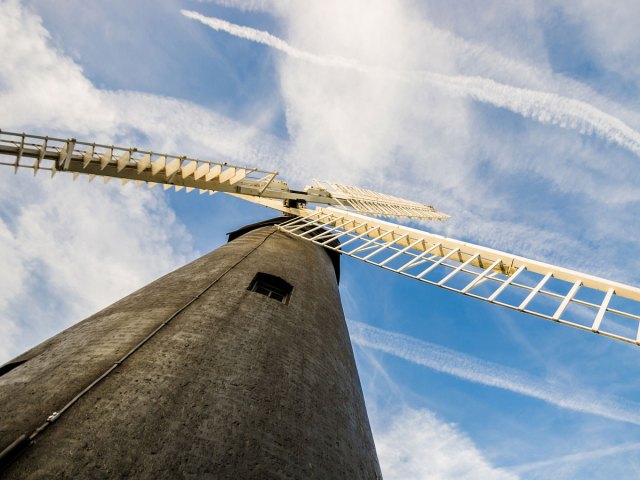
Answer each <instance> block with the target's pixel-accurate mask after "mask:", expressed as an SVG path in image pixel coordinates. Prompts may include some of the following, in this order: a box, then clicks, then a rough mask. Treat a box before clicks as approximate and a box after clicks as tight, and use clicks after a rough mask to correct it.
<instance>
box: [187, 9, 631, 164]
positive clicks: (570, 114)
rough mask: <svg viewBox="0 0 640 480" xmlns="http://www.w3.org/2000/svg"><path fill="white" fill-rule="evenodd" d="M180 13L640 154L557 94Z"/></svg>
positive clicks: (596, 114) (610, 124) (625, 135)
mask: <svg viewBox="0 0 640 480" xmlns="http://www.w3.org/2000/svg"><path fill="white" fill-rule="evenodd" d="M181 13H182V15H184V16H185V17H188V18H191V19H194V20H198V21H200V22H202V23H203V24H205V25H207V26H209V27H211V28H213V29H214V30H218V31H223V32H226V33H228V34H230V35H233V36H236V37H239V38H244V39H246V40H250V41H253V42H256V43H261V44H263V45H267V46H269V47H271V48H274V49H276V50H279V51H281V52H283V53H285V54H287V55H289V56H291V57H293V58H297V59H300V60H303V61H307V62H310V63H314V64H316V65H321V66H325V67H334V68H343V69H349V70H353V71H356V72H360V73H363V74H369V75H371V74H373V75H378V76H384V77H387V78H392V79H396V80H401V81H419V82H423V83H426V84H428V85H430V86H431V87H435V88H437V89H439V90H440V91H442V92H443V93H445V94H447V95H450V96H453V97H464V98H470V99H472V100H475V101H478V102H482V103H487V104H490V105H493V106H495V107H499V108H504V109H507V110H510V111H512V112H514V113H517V114H519V115H522V116H523V117H526V118H531V119H533V120H536V121H538V122H540V123H543V124H549V125H557V126H559V127H561V128H566V129H571V130H576V131H578V132H579V133H581V134H585V135H586V134H593V135H597V136H599V137H601V138H603V139H605V140H607V141H609V142H612V143H615V144H617V145H619V146H621V147H623V148H625V149H627V150H629V151H631V152H633V153H635V154H636V155H638V156H640V132H638V131H636V130H634V129H633V128H631V127H630V126H629V125H627V124H626V123H624V122H623V121H622V120H620V119H619V118H617V117H614V116H613V115H610V114H608V113H605V112H603V111H602V110H599V109H597V108H596V107H594V106H593V105H590V104H588V103H585V102H582V101H580V100H576V99H573V98H568V97H563V96H561V95H557V94H555V93H547V92H540V91H537V90H531V89H527V88H520V87H513V86H510V85H505V84H503V83H499V82H496V81H494V80H491V79H487V78H483V77H476V76H473V77H472V76H462V75H442V74H438V73H432V72H425V71H415V72H399V71H393V70H390V69H388V68H383V67H374V66H371V65H366V64H363V63H361V62H359V61H357V60H353V59H349V58H345V57H340V56H334V55H318V54H315V53H311V52H307V51H305V50H300V49H298V48H295V47H293V46H291V45H289V44H288V43H287V42H285V41H284V40H282V39H281V38H278V37H276V36H275V35H271V34H270V33H268V32H265V31H262V30H256V29H254V28H250V27H246V26H242V25H236V24H234V23H231V22H227V21H226V20H221V19H219V18H215V17H206V16H204V15H202V14H200V13H198V12H194V11H191V10H182V11H181Z"/></svg>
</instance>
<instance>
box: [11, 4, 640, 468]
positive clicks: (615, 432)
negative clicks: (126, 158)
mask: <svg viewBox="0 0 640 480" xmlns="http://www.w3.org/2000/svg"><path fill="white" fill-rule="evenodd" d="M184 10H186V11H190V12H196V13H197V14H199V15H202V16H203V17H206V18H201V20H203V21H204V23H203V21H199V20H198V19H197V18H196V19H194V18H189V17H187V16H185V15H184V14H183V13H182V12H183V11H184ZM639 14H640V6H639V4H638V3H637V2H635V1H631V0H629V1H626V0H620V1H618V2H616V3H615V4H610V3H607V2H604V1H596V0H582V1H576V2H571V5H570V6H568V4H566V2H559V1H553V0H539V1H522V2H517V3H516V2H513V3H507V2H500V1H495V2H492V1H487V2H471V1H460V2H455V3H452V2H444V1H436V0H424V1H411V0H404V1H392V0H367V1H365V0H349V1H345V0H324V1H318V2H315V1H305V2H294V1H288V0H282V1H277V0H271V1H269V0H245V1H242V0H218V1H210V2H207V1H189V0H175V1H163V2H151V1H147V0H141V1H138V2H126V1H120V0H116V1H112V2H108V3H107V2H97V1H86V0H85V1H79V0H67V1H64V2H55V3H54V2H47V1H44V0H33V1H23V2H19V1H17V0H0V51H1V52H2V55H3V68H2V70H0V128H2V129H5V130H12V131H25V132H29V133H37V134H45V135H46V134H48V135H58V136H63V137H67V136H74V137H76V138H78V139H83V140H87V141H93V140H96V141H104V142H109V143H115V144H122V145H132V146H133V145H135V146H138V147H141V148H142V147H146V148H153V149H155V150H160V151H171V152H175V153H180V154H187V155H190V156H197V157H201V158H204V159H211V160H221V159H223V160H225V161H233V162H235V163H239V164H246V165H256V166H259V167H262V168H265V169H276V170H278V171H279V172H281V174H282V177H283V179H285V180H287V181H289V182H290V184H291V185H292V186H294V187H304V186H305V185H306V184H308V183H310V182H311V180H312V179H313V178H320V179H327V180H333V181H338V182H342V183H350V184H356V185H360V186H363V187H366V188H371V189H374V190H379V191H382V192H385V193H390V194H394V195H397V196H401V197H405V198H409V199H412V200H417V201H421V202H424V203H428V204H433V205H435V206H436V207H437V208H438V209H440V210H442V211H444V212H446V213H448V214H450V215H451V217H452V218H451V219H450V220H449V221H448V222H446V223H433V224H426V223H425V224H422V225H414V226H418V227H420V228H425V229H427V230H430V231H434V232H436V233H440V234H445V235H449V236H452V237H454V238H459V239H463V240H468V241H472V242H474V243H477V244H481V245H486V246H490V247H493V248H498V249H502V250H506V251H511V252H514V253H517V254H520V255H523V256H528V257H531V258H535V259H538V260H543V261H546V262H550V263H556V264H559V265H563V266H566V267H570V268H574V269H578V270H581V271H585V272H588V273H591V274H595V275H600V276H604V277H606V278H611V279H614V280H617V281H620V282H623V283H629V284H632V285H639V284H640V274H638V272H639V271H640V260H638V259H639V258H640V256H639V255H638V253H639V249H640V244H639V242H638V240H637V239H638V238H640V222H638V221H637V219H638V217H639V214H640V188H639V187H640V169H638V166H637V165H638V162H639V161H640V133H638V130H640V102H639V100H638V98H639V96H638V92H639V89H640V80H639V79H640V51H639V50H638V49H637V45H638V44H639V42H640V31H638V29H637V26H636V20H635V19H637V18H638V16H639ZM190 15H191V17H194V16H195V15H193V14H190ZM211 18H214V19H218V20H224V21H226V22H230V23H232V24H235V25H240V26H243V27H249V28H250V29H253V30H248V29H236V30H235V32H236V34H235V35H231V34H229V33H228V32H225V31H220V28H222V29H223V30H224V29H227V30H229V29H230V28H229V26H228V24H225V23H220V22H219V21H218V20H214V21H212V20H210V19H211ZM207 19H209V20H207ZM216 21H217V23H215V22H216ZM207 22H208V24H207ZM211 25H213V26H215V27H216V28H218V30H215V29H214V28H211ZM225 25H226V26H225ZM256 31H262V32H269V33H270V34H271V35H273V36H275V37H277V39H274V38H273V37H269V36H266V35H265V34H264V33H260V32H256ZM278 39H279V40H278ZM272 215H273V212H271V211H268V210H266V209H264V208H262V207H257V206H254V205H248V204H246V203H244V202H242V201H239V200H236V199H233V198H229V197H225V196H224V195H221V194H219V195H215V196H213V197H210V196H208V195H205V196H199V195H197V194H193V193H192V194H186V193H183V192H180V193H162V192H161V191H159V189H153V190H147V189H134V188H133V187H132V186H131V185H128V186H126V187H120V186H118V185H112V184H109V185H102V184H100V182H94V183H92V184H88V183H87V182H86V180H84V179H79V180H78V181H77V182H75V183H73V182H71V179H70V178H63V177H62V176H58V177H56V178H55V179H54V180H50V179H49V178H46V176H38V177H36V178H32V176H31V175H30V174H29V173H27V172H21V173H20V174H18V175H17V176H13V174H12V172H11V170H10V169H6V171H0V263H1V264H2V265H3V268H2V269H0V362H2V361H3V360H7V359H9V358H11V357H12V356H15V355H16V354H18V353H20V352H21V351H23V350H24V349H26V348H28V347H30V346H32V345H34V344H36V343H38V342H40V341H42V340H43V339H45V338H47V337H49V336H50V335H52V334H54V333H56V332H58V331H60V330H61V329H63V328H65V327H66V326H69V325H71V324H73V323H74V322H76V321H78V320H81V319H82V318H85V317H86V316H88V315H89V314H91V313H93V312H95V311H96V310H98V309H99V308H102V307H104V306H106V305H108V304H109V303H111V302H113V301H114V300H116V299H118V298H120V297H121V296H123V295H125V294H127V293H129V292H131V291H133V290H134V289H136V288H138V287H140V286H142V285H144V284H145V283H147V282H148V281H151V280H152V279H154V278H156V277H157V276H159V275H161V274H163V273H166V272H168V271H170V270H172V269H173V268H177V267H178V266H180V265H182V264H183V263H184V262H186V261H188V260H190V259H193V258H196V257H197V256H198V255H200V254H203V253H205V252H207V251H209V250H211V249H213V248H216V247H217V246H219V245H221V244H222V243H223V242H224V241H225V235H224V234H225V233H226V232H228V231H231V230H233V229H235V228H237V227H239V226H241V225H243V224H246V223H250V222H253V221H257V220H260V219H264V218H267V217H269V216H272ZM342 271H343V275H342V281H341V292H342V298H343V303H344V308H345V313H346V316H347V318H348V319H349V321H350V329H351V332H352V338H353V341H354V349H355V353H356V359H357V362H358V366H359V370H360V375H361V380H362V384H363V389H364V391H365V396H366V400H367V406H368V410H369V413H370V418H371V423H372V427H373V430H374V435H375V438H376V443H377V448H378V453H379V456H380V460H381V464H382V468H383V472H384V474H385V478H387V479H419V478H420V479H421V478H496V479H507V478H523V479H537V478H557V479H565V478H635V477H637V476H638V474H639V473H640V456H639V453H640V443H638V442H637V438H638V433H639V432H640V415H639V414H637V412H638V411H639V408H638V407H640V381H639V380H638V379H637V378H638V376H637V371H638V366H639V364H640V357H639V355H640V353H639V351H638V349H637V347H634V346H632V345H626V344H621V343H617V342H614V341H612V340H608V339H605V338H602V337H599V336H596V335H590V334H587V333H584V332H581V331H573V330H572V329H569V328H567V327H562V326H559V325H555V324H551V323H547V322H544V321H542V320H539V319H536V318H533V317H528V316H526V315H523V314H518V313H513V312H509V311H503V309H500V308H499V307H495V306H492V305H485V304H480V303H479V302H477V301H475V300H473V299H467V298H463V297H461V296H459V295H457V294H454V293H450V292H447V291H441V290H439V289H436V288H431V287H429V286H426V285H421V284H418V283H417V282H415V281H412V280H410V279H406V278H402V277H399V276H394V275H393V274H391V273H389V272H385V271H376V269H375V268H373V267H371V266H368V265H365V264H361V263H359V262H357V261H355V260H351V259H348V258H345V259H343V269H342Z"/></svg>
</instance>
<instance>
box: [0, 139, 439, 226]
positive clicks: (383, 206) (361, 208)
mask: <svg viewBox="0 0 640 480" xmlns="http://www.w3.org/2000/svg"><path fill="white" fill-rule="evenodd" d="M0 156H5V157H9V158H10V159H11V160H10V161H9V162H0V165H7V166H11V167H13V168H14V171H15V172H17V171H18V170H19V169H30V170H33V172H34V174H37V173H38V172H39V171H48V172H50V173H51V174H52V175H55V174H56V172H59V171H63V172H70V173H72V174H73V179H74V180H75V179H77V178H78V177H79V176H80V175H86V176H88V177H89V180H90V181H92V180H93V179H94V178H95V177H97V176H99V177H102V178H103V179H104V182H105V183H106V182H108V181H109V180H111V179H112V178H119V179H120V181H121V182H122V183H123V184H125V183H128V182H130V181H133V182H134V183H135V185H136V186H140V185H142V184H147V185H148V186H149V187H154V186H156V185H159V184H160V185H162V186H163V188H164V189H165V190H168V189H170V188H175V189H176V191H180V190H182V189H184V190H185V191H186V192H191V191H194V190H198V191H199V192H200V193H205V192H209V193H210V194H213V193H215V192H224V193H228V194H231V195H235V196H238V197H241V198H244V199H245V200H249V201H252V202H255V203H259V204H262V205H265V206H267V207H270V208H274V209H276V210H280V211H282V212H285V213H290V214H295V215H297V214H300V213H304V211H305V207H306V205H307V204H311V203H315V204H321V205H331V206H335V207H337V208H344V209H347V210H350V211H351V210H353V211H358V212H361V213H369V214H372V215H379V216H392V217H408V218H419V219H424V220H444V219H446V218H448V217H447V216H446V215H444V214H441V213H439V212H437V211H436V210H435V209H434V208H433V207H431V206H429V205H422V204H420V203H417V202H411V201H408V200H402V199H400V198H397V197H393V196H391V195H384V194H381V193H377V192H372V191H371V190H365V189H361V188H358V187H349V186H346V185H339V184H326V185H322V184H321V183H318V184H317V185H316V186H312V187H308V188H307V189H305V190H304V191H298V190H291V189H290V188H289V186H288V185H287V183H286V182H284V181H282V180H278V179H276V177H277V175H278V173H277V172H270V171H266V170H261V169H259V168H254V167H247V166H238V165H231V164H229V163H226V162H213V161H206V160H200V159H195V158H189V157H186V156H179V155H171V154H166V153H158V152H153V151H144V150H139V149H137V148H126V147H116V146H113V145H103V144H98V143H88V142H80V141H77V140H75V139H63V138H54V137H43V136H38V135H28V134H25V133H13V132H3V131H1V130H0Z"/></svg>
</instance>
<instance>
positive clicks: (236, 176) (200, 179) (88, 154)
mask: <svg viewBox="0 0 640 480" xmlns="http://www.w3.org/2000/svg"><path fill="white" fill-rule="evenodd" d="M0 156H4V157H11V158H12V160H13V161H12V162H11V166H13V167H14V169H15V170H16V171H17V170H18V169H21V168H25V169H32V170H33V171H34V173H37V172H38V171H39V170H49V171H51V172H56V171H67V172H71V173H73V174H74V176H75V177H77V176H78V175H89V176H91V175H97V176H102V177H106V178H120V179H122V180H123V182H126V181H130V180H133V181H135V182H136V184H137V185H140V184H142V183H145V182H146V183H150V184H158V183H160V184H164V185H166V186H168V187H167V188H171V187H175V188H176V189H182V188H184V187H187V188H188V189H189V191H191V190H193V189H195V188H198V189H200V190H211V191H223V192H228V193H243V194H249V195H251V194H255V195H257V194H258V193H259V192H261V191H263V190H264V187H265V185H266V184H268V183H271V182H272V181H273V178H274V177H275V175H277V173H276V172H269V171H266V170H260V169H257V168H250V167H244V166H243V167H241V166H235V165H230V164H228V163H222V162H211V161H205V160H198V159H192V158H188V157H184V156H176V155H169V154H164V153H157V152H152V151H142V150H138V149H136V148H122V147H116V146H113V145H102V144H98V143H85V142H79V141H76V140H75V139H62V138H53V137H41V136H37V135H28V134H24V133H11V132H4V131H2V132H0ZM0 163H4V162H0ZM196 172H197V175H196ZM212 173H213V174H212Z"/></svg>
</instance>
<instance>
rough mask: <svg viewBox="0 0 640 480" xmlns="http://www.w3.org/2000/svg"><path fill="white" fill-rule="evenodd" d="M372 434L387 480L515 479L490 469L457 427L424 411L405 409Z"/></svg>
mask: <svg viewBox="0 0 640 480" xmlns="http://www.w3.org/2000/svg"><path fill="white" fill-rule="evenodd" d="M375 433H376V437H375V438H376V449H377V451H378V456H379V458H380V464H381V466H382V469H383V471H382V473H383V475H384V478H385V479H386V480H396V479H397V480H423V479H426V478H429V479H452V478H455V479H468V480H471V479H477V478H482V479H486V480H515V479H517V478H518V476H517V474H514V473H511V472H508V471H506V470H504V469H500V468H496V467H494V466H492V465H491V463H490V462H489V461H488V460H487V459H486V458H485V457H484V455H483V454H482V452H481V451H480V450H479V449H478V448H477V447H476V445H475V444H474V443H473V441H472V440H471V439H470V438H469V437H468V436H467V435H465V434H464V433H463V432H461V431H460V430H459V429H458V427H457V426H456V425H454V424H450V423H445V422H443V421H442V420H440V419H438V418H437V417H436V416H435V415H434V414H433V413H431V412H429V411H426V410H415V409H411V408H405V409H404V410H403V411H402V412H400V413H399V414H397V415H395V416H394V417H393V418H392V419H391V421H390V422H389V425H387V427H386V428H382V429H380V430H379V431H377V432H375Z"/></svg>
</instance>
